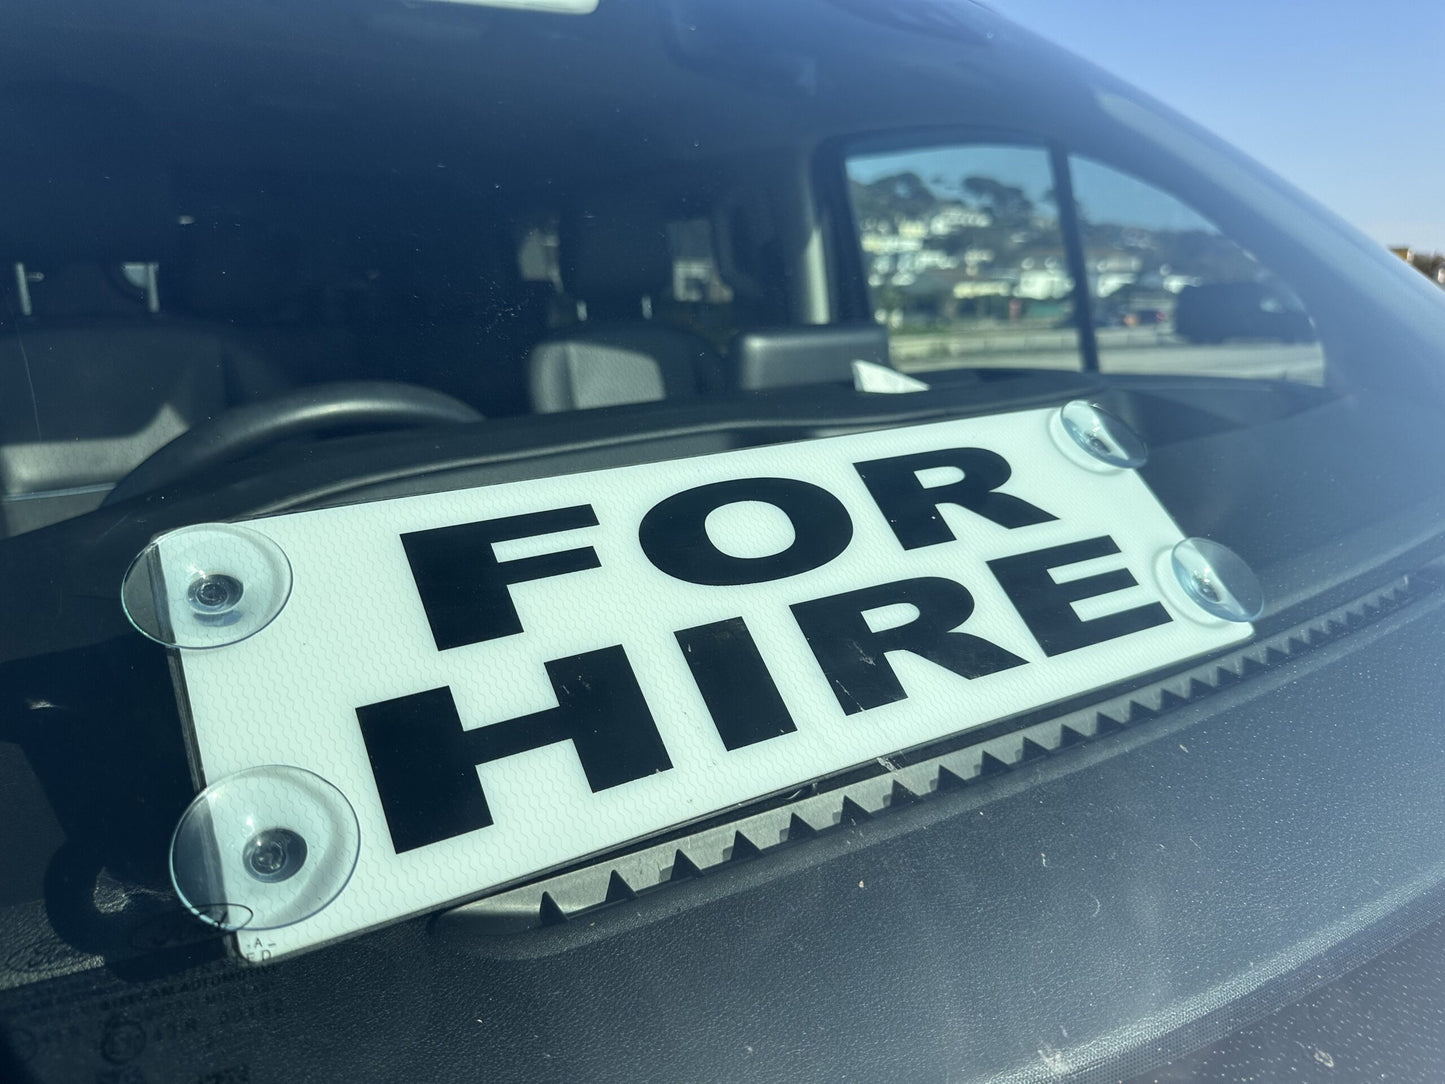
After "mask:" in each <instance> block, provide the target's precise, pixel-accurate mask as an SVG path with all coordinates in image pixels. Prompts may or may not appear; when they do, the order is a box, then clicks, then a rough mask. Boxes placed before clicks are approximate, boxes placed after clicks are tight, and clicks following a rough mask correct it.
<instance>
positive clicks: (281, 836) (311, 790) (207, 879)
mask: <svg viewBox="0 0 1445 1084" xmlns="http://www.w3.org/2000/svg"><path fill="white" fill-rule="evenodd" d="M360 849H361V831H360V828H359V827H358V826H357V822H356V813H355V812H354V811H353V810H352V808H351V803H350V802H348V801H347V800H346V798H345V796H344V795H343V794H342V793H341V792H340V791H339V790H337V789H336V788H335V787H333V786H332V785H331V784H330V783H328V782H327V781H326V780H324V779H322V778H321V777H320V776H319V775H315V774H314V773H312V772H308V771H306V770H305V769H303V768H294V767H288V766H286V765H281V764H268V765H265V766H264V767H259V768H248V769H247V770H245V771H243V772H237V773H236V774H235V775H230V776H227V777H226V778H224V779H220V780H217V781H216V782H215V783H212V784H211V785H210V786H209V787H207V788H206V789H205V790H203V791H201V793H200V794H198V795H197V796H196V800H195V801H194V802H192V803H191V804H190V806H189V808H187V809H186V812H185V814H184V815H183V816H182V817H181V821H180V823H179V824H178V825H177V826H176V833H175V836H174V837H173V838H172V839H171V881H172V883H173V884H174V885H175V887H176V893H177V894H178V895H179V896H180V898H181V902H183V903H184V904H185V905H186V906H187V907H188V908H190V910H191V911H192V912H193V913H194V914H195V915H196V916H197V917H198V918H200V919H201V920H202V921H204V922H208V923H210V924H211V925H213V926H219V927H220V928H221V929H225V930H239V929H242V928H244V929H247V930H271V929H276V928H277V927H280V926H290V925H293V924H294V923H297V922H300V921H301V920H302V919H306V918H310V917H311V916H312V915H314V914H316V913H317V912H318V911H320V910H321V909H322V908H323V907H325V906H326V905H327V904H329V903H330V902H331V901H332V900H334V899H336V897H337V896H338V895H340V894H341V891H342V889H344V888H345V887H346V883H347V881H349V880H350V879H351V872H352V870H354V869H355V868H356V858H357V855H358V854H359V853H360Z"/></svg>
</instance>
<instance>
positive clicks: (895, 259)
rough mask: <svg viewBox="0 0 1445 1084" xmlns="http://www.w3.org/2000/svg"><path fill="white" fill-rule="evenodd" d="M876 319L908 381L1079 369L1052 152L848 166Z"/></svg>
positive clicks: (922, 156) (906, 156)
mask: <svg viewBox="0 0 1445 1084" xmlns="http://www.w3.org/2000/svg"><path fill="white" fill-rule="evenodd" d="M846 168H847V174H848V189H849V195H850V198H851V201H852V209H853V218H854V221H855V223H856V224H857V228H858V233H859V243H860V244H861V246H862V257H863V271H864V274H865V275H866V277H867V280H868V292H869V299H870V302H871V305H872V308H873V313H874V316H875V317H876V319H877V320H878V321H879V322H880V323H883V324H885V325H887V327H888V328H889V331H890V340H891V345H890V354H891V358H892V361H893V364H894V365H895V366H897V367H898V368H899V369H902V370H904V371H905V372H928V371H933V370H938V369H957V368H1015V367H1018V368H1050V369H1078V368H1080V367H1081V364H1082V360H1081V354H1080V351H1079V336H1078V331H1077V323H1076V320H1075V316H1074V279H1073V276H1072V275H1071V274H1070V273H1069V260H1068V257H1067V254H1066V251H1065V247H1064V233H1063V229H1062V227H1061V225H1060V221H1059V210H1058V205H1057V203H1056V199H1055V192H1054V181H1053V171H1052V168H1051V164H1050V156H1049V152H1048V151H1047V150H1046V149H1044V148H1042V147H1037V146H1013V145H986V144H973V145H962V146H951V147H932V148H925V149H918V150H908V151H902V152H896V153H887V154H864V155H854V156H849V157H848V158H847V160H846Z"/></svg>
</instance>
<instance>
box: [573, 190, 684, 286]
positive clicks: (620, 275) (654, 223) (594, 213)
mask: <svg viewBox="0 0 1445 1084" xmlns="http://www.w3.org/2000/svg"><path fill="white" fill-rule="evenodd" d="M559 233H560V235H559V237H558V244H559V246H560V257H561V263H562V284H563V285H564V286H566V288H567V292H568V293H570V294H572V295H573V296H574V297H579V298H581V299H582V300H583V301H587V302H589V303H590V302H594V301H604V302H606V301H626V302H637V301H640V299H641V298H642V297H643V295H648V296H654V297H655V296H661V295H665V294H667V293H669V292H670V291H671V289H672V248H671V246H670V245H669V244H668V236H667V224H666V223H665V222H662V221H659V220H658V219H657V218H656V217H655V216H650V215H647V214H644V213H642V212H641V211H639V210H637V209H636V208H628V207H616V206H606V205H601V204H592V205H589V206H587V207H585V208H579V209H578V210H577V211H575V212H574V213H572V214H570V215H568V216H567V217H566V218H565V219H564V220H563V222H562V228H561V230H560V231H559Z"/></svg>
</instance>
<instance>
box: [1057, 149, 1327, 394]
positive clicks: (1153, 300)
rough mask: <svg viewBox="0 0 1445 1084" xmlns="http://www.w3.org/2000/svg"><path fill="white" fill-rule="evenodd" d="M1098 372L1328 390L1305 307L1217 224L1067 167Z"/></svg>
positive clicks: (1104, 173) (1125, 181) (1165, 199)
mask: <svg viewBox="0 0 1445 1084" xmlns="http://www.w3.org/2000/svg"><path fill="white" fill-rule="evenodd" d="M1070 174H1071V176H1072V178H1073V185H1074V199H1075V204H1076V207H1077V215H1078V220H1079V231H1080V233H1081V235H1082V238H1083V248H1084V262H1085V266H1086V267H1087V269H1088V279H1089V294H1090V297H1091V298H1092V299H1093V306H1094V312H1093V316H1094V326H1095V338H1096V340H1097V342H1098V346H1099V367H1100V368H1101V369H1103V370H1105V371H1112V372H1150V373H1171V374H1200V375H1209V376H1232V377H1260V378H1268V379H1287V380H1297V381H1303V382H1308V383H1313V384H1320V383H1323V381H1324V353H1323V351H1322V350H1321V348H1320V346H1319V344H1318V343H1317V342H1316V341H1315V331H1314V325H1313V323H1312V322H1311V320H1310V317H1309V314H1308V313H1306V312H1305V310H1304V306H1303V304H1302V303H1301V302H1300V300H1299V298H1298V297H1296V296H1295V294H1294V293H1293V291H1291V290H1290V289H1289V287H1288V286H1287V285H1286V284H1285V283H1284V282H1283V281H1282V280H1280V279H1279V278H1278V277H1276V276H1274V275H1272V274H1270V272H1269V271H1268V270H1267V269H1266V268H1264V267H1263V266H1262V265H1261V264H1260V263H1259V262H1258V261H1257V260H1255V259H1254V257H1253V256H1251V255H1250V254H1249V253H1248V252H1247V251H1245V250H1244V249H1243V248H1242V247H1240V246H1239V245H1238V244H1236V243H1235V242H1234V241H1232V240H1230V239H1229V238H1228V237H1226V236H1224V234H1222V233H1221V232H1220V231H1219V229H1218V228H1217V227H1215V226H1214V224H1213V223H1211V222H1209V221H1208V220H1207V219H1205V218H1203V217H1202V216H1201V215H1199V214H1198V213H1196V212H1195V211H1193V210H1192V209H1190V208H1189V207H1186V206H1185V205H1184V204H1182V203H1180V202H1179V201H1178V200H1177V199H1175V198H1174V197H1172V196H1170V195H1168V194H1166V193H1164V192H1161V191H1159V190H1158V189H1157V188H1154V187H1152V186H1150V185H1147V184H1145V183H1144V182H1142V181H1140V180H1137V179H1135V178H1133V177H1129V176H1126V175H1125V174H1122V173H1119V172H1117V171H1116V170H1113V169H1110V168H1109V167H1108V166H1104V165H1101V164H1099V163H1098V162H1094V161H1090V160H1089V159H1087V158H1074V159H1072V160H1071V162H1070Z"/></svg>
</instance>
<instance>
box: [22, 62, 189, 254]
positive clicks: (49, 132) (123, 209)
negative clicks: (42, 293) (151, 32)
mask: <svg viewBox="0 0 1445 1084" xmlns="http://www.w3.org/2000/svg"><path fill="white" fill-rule="evenodd" d="M175 222H176V220H175V214H174V210H173V207H172V203H171V198H170V178H169V175H168V173H167V170H166V165H165V158H164V156H163V155H162V154H161V153H160V150H159V140H158V138H157V137H156V133H155V130H154V128H153V126H152V125H151V123H150V122H149V118H147V117H146V115H145V114H144V112H143V111H142V110H141V109H140V108H139V107H137V106H135V105H134V104H133V103H131V102H129V101H127V100H126V99H124V98H119V97H117V96H115V95H112V94H108V93H105V92H102V91H98V90H95V89H92V88H89V87H85V86H82V85H79V84H65V83H23V84H11V85H9V86H5V87H0V260H4V261H11V260H18V261H22V262H27V261H28V262H35V263H46V262H48V263H52V264H59V263H69V262H102V261H117V262H118V261H121V260H134V261H149V260H160V259H162V258H163V257H164V256H165V255H166V253H167V249H168V248H169V241H170V240H171V239H172V238H173V237H174V231H175V228H176V224H175Z"/></svg>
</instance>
